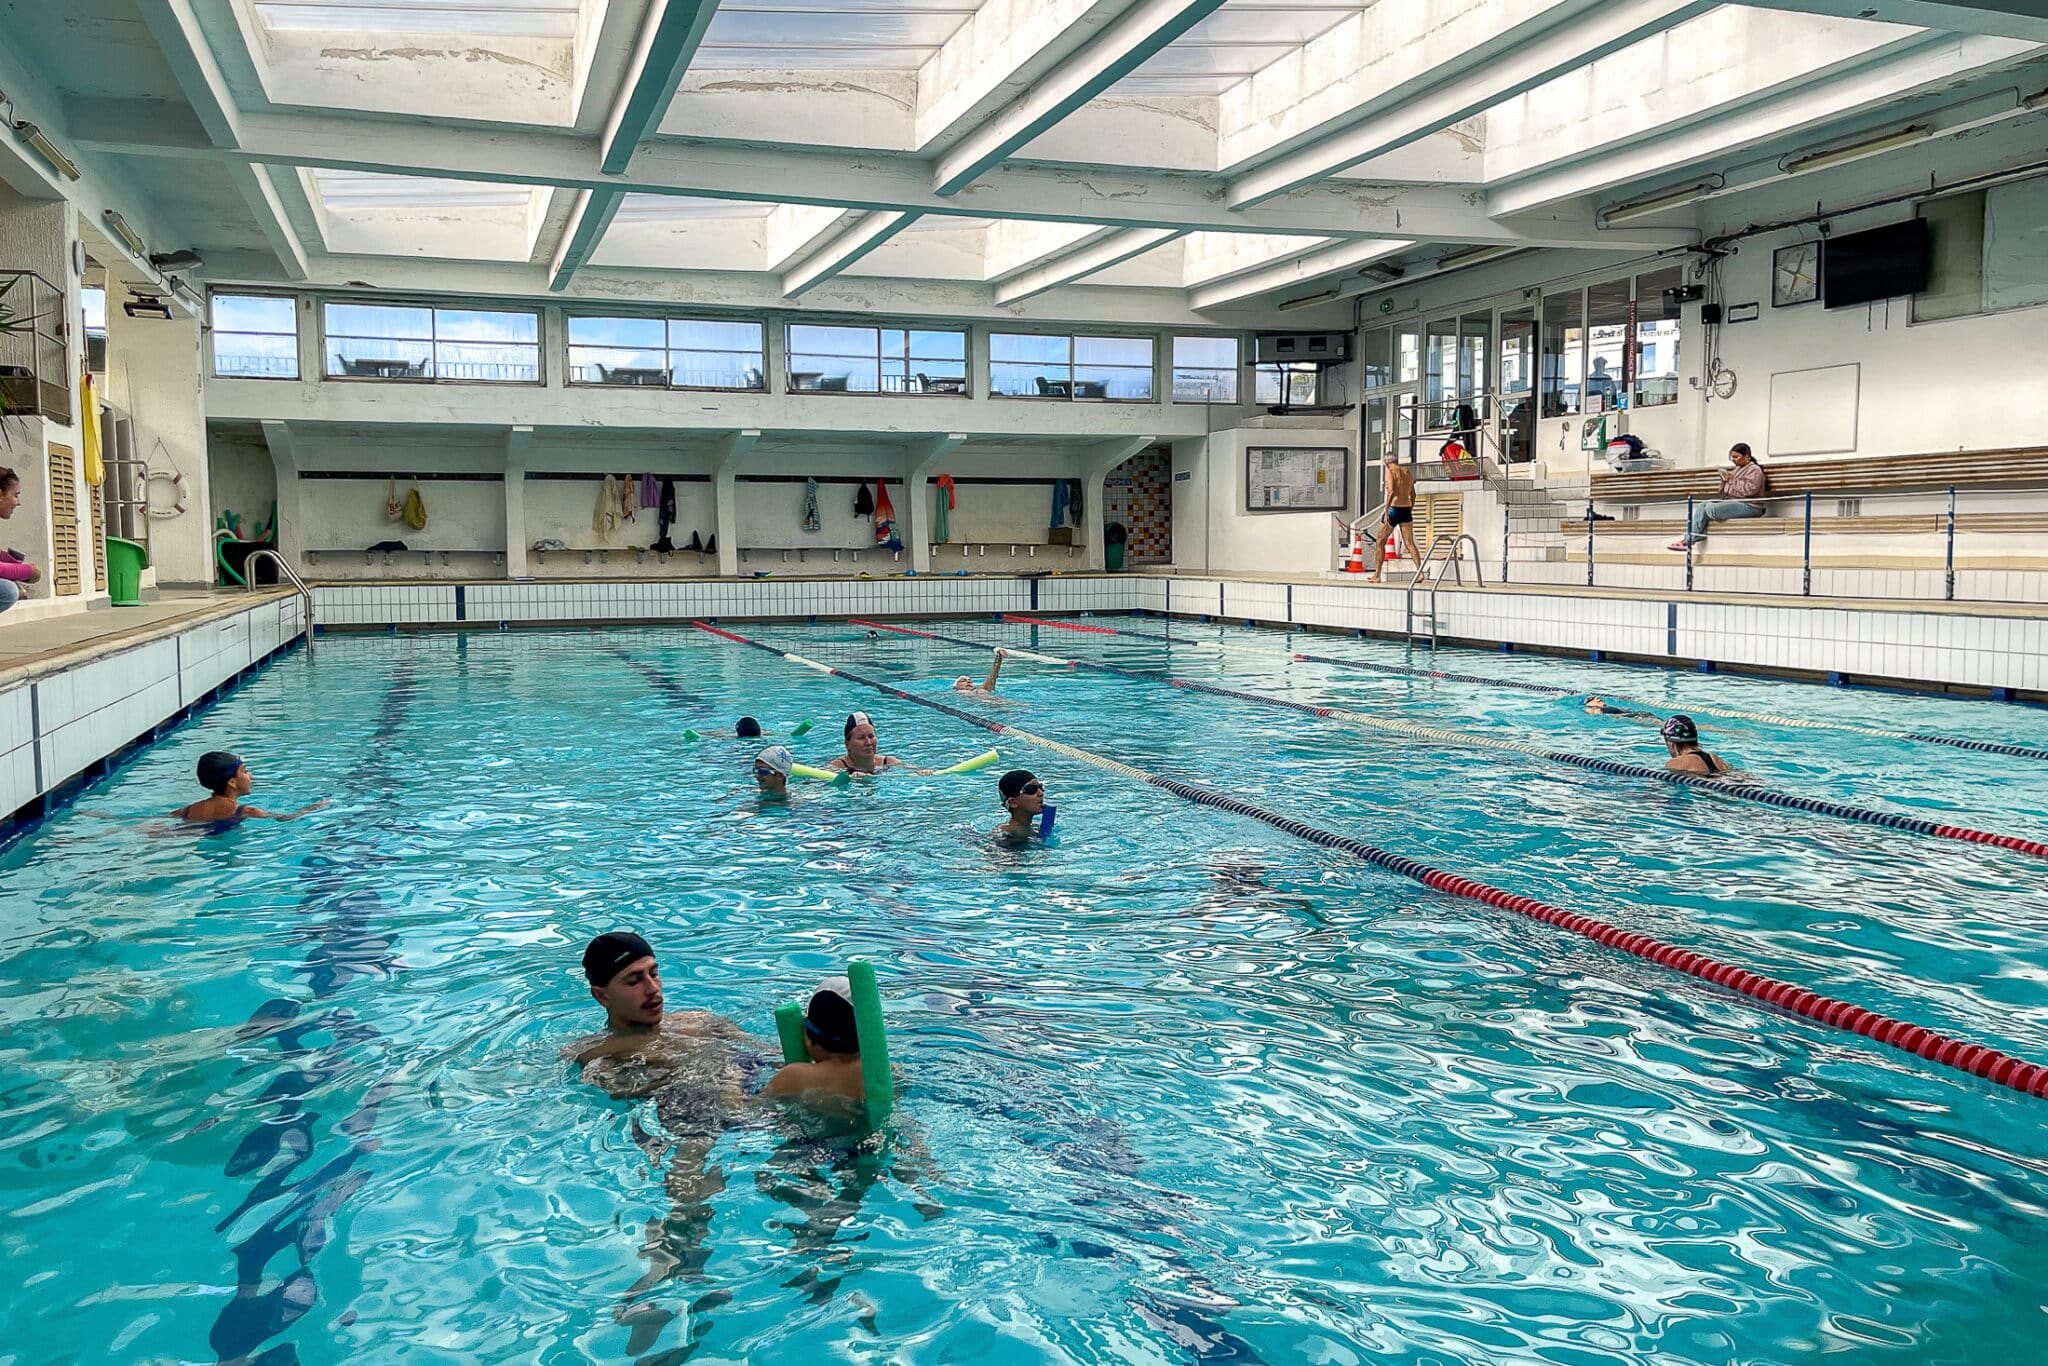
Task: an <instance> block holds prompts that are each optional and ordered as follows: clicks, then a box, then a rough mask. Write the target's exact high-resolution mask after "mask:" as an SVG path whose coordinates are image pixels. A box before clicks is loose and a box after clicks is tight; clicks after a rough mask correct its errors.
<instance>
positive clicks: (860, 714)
mask: <svg viewBox="0 0 2048 1366" xmlns="http://www.w3.org/2000/svg"><path fill="white" fill-rule="evenodd" d="M874 724H875V723H874V721H873V720H871V719H870V718H869V716H868V714H867V713H866V712H864V711H857V712H855V713H853V715H851V716H849V717H847V718H846V733H847V735H849V736H851V735H852V734H853V728H854V727H855V726H873V725H874ZM875 729H877V730H880V729H881V727H879V726H876V727H875Z"/></svg>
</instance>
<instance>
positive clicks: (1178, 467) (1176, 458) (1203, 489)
mask: <svg viewBox="0 0 2048 1366" xmlns="http://www.w3.org/2000/svg"><path fill="white" fill-rule="evenodd" d="M1208 461H1209V438H1207V437H1203V436H1197V437H1189V438H1187V439H1185V440H1182V441H1176V442H1174V443H1173V483H1172V484H1171V485H1169V486H1168V487H1170V488H1171V489H1172V493H1171V494H1170V495H1169V497H1171V499H1172V500H1173V567H1174V568H1175V569H1177V570H1179V571H1181V572H1183V573H1189V572H1192V573H1207V572H1208V569H1209V480H1208Z"/></svg>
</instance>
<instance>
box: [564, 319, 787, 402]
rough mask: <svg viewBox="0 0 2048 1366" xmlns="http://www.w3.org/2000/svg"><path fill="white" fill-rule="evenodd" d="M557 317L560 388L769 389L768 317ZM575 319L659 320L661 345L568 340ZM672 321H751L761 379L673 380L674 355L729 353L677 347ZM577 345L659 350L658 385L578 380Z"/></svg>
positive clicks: (738, 391) (743, 391)
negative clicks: (737, 381)
mask: <svg viewBox="0 0 2048 1366" xmlns="http://www.w3.org/2000/svg"><path fill="white" fill-rule="evenodd" d="M561 319H562V329H561V330H562V340H561V345H560V347H559V348H558V353H559V356H560V359H561V363H562V387H563V388H564V389H607V390H610V389H655V390H661V391H670V392H675V393H694V394H765V393H767V392H769V388H768V320H767V319H766V318H758V317H741V318H721V317H714V316H712V315H709V314H703V313H630V312H610V313H596V312H590V311H587V310H584V309H563V310H562V313H561ZM579 319H584V320H588V321H591V322H634V323H659V324H660V325H661V345H660V346H658V347H655V346H637V347H636V346H605V345H603V344H602V343H598V342H577V341H572V340H570V333H571V331H572V329H573V327H574V324H575V323H576V322H577V321H578V320H579ZM676 323H741V324H752V325H753V326H754V327H755V328H756V329H758V330H759V332H760V334H761V340H760V349H759V350H758V351H756V352H755V353H754V356H755V364H754V367H753V368H754V369H755V370H756V371H757V372H758V373H759V374H760V376H761V382H760V383H759V384H738V385H725V384H678V383H676V371H677V370H678V368H679V367H678V366H677V365H676V357H677V356H679V355H726V354H730V353H729V352H728V351H725V350H722V349H720V350H714V349H707V348H704V347H690V348H687V349H681V350H679V349H678V348H677V347H676V346H675V344H674V342H673V341H672V340H671V338H672V337H673V336H674V330H673V329H674V325H675V324H676ZM579 348H581V349H587V350H595V351H605V350H610V351H649V352H652V351H659V352H660V353H661V359H662V371H663V373H664V375H665V376H666V378H665V379H664V380H663V382H662V383H660V384H606V383H605V382H604V381H602V380H592V379H578V378H576V351H577V350H578V349H579Z"/></svg>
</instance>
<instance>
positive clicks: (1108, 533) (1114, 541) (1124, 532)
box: [1102, 522, 1131, 569]
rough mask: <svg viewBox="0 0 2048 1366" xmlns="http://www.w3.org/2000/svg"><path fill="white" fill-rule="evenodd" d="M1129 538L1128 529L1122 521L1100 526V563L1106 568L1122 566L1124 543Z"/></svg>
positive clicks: (1119, 567)
mask: <svg viewBox="0 0 2048 1366" xmlns="http://www.w3.org/2000/svg"><path fill="white" fill-rule="evenodd" d="M1130 539H1131V533H1130V531H1129V530H1128V529H1127V528H1126V527H1125V526H1124V524H1123V523H1122V522H1111V523H1110V524H1109V525H1107V526H1105V527H1104V528H1102V564H1103V567H1104V568H1106V569H1122V568H1123V567H1124V543H1125V542H1126V541H1128V540H1130Z"/></svg>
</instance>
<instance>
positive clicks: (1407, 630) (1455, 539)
mask: <svg viewBox="0 0 2048 1366" xmlns="http://www.w3.org/2000/svg"><path fill="white" fill-rule="evenodd" d="M1468 547H1469V548H1470V549H1471V551H1472V580H1473V586H1474V587H1475V588H1484V587H1486V571H1485V570H1484V569H1482V568H1480V566H1479V542H1477V541H1475V540H1473V539H1472V537H1471V536H1470V535H1469V534H1467V533H1465V532H1458V531H1440V532H1438V533H1437V534H1436V537H1435V539H1434V540H1432V541H1430V543H1429V551H1428V553H1427V554H1425V555H1424V556H1423V557H1422V566H1421V568H1419V569H1418V570H1416V572H1415V577H1414V578H1413V579H1410V580H1409V581H1408V591H1407V594H1406V602H1405V607H1406V609H1407V615H1406V618H1405V624H1404V625H1403V628H1402V635H1403V637H1404V638H1406V639H1409V640H1413V639H1414V638H1415V590H1416V589H1417V588H1418V587H1420V586H1421V585H1422V582H1423V580H1424V579H1425V578H1427V577H1428V575H1429V566H1430V564H1431V563H1432V562H1433V561H1434V560H1435V559H1436V552H1437V551H1438V550H1439V549H1442V550H1443V551H1444V559H1443V563H1442V564H1440V565H1438V566H1437V571H1436V577H1435V578H1434V579H1431V580H1430V583H1429V648H1430V649H1432V650H1434V649H1436V646H1437V625H1436V623H1437V610H1436V595H1437V590H1438V589H1440V588H1442V587H1443V586H1444V570H1446V569H1449V570H1450V571H1451V572H1453V573H1454V574H1456V575H1457V576H1458V587H1460V588H1463V587H1464V586H1465V570H1464V568H1463V566H1462V561H1463V559H1464V552H1465V550H1466V548H1468Z"/></svg>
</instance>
